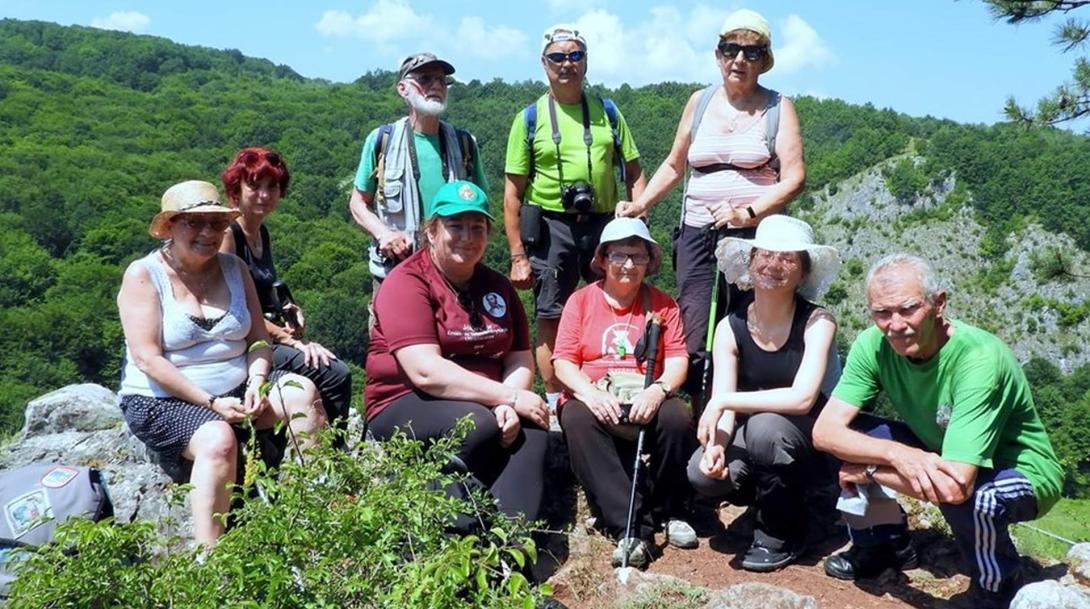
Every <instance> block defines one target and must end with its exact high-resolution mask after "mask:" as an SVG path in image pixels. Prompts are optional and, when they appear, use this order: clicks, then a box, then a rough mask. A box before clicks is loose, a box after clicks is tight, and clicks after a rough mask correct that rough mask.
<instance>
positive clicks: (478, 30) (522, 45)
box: [455, 17, 526, 59]
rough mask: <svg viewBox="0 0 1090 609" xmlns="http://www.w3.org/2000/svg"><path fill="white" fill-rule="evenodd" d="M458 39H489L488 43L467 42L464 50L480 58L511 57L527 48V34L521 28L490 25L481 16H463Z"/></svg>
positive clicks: (459, 25)
mask: <svg viewBox="0 0 1090 609" xmlns="http://www.w3.org/2000/svg"><path fill="white" fill-rule="evenodd" d="M455 38H456V40H477V41H487V44H467V45H464V47H462V49H460V50H463V51H466V52H468V53H470V54H471V55H474V56H476V57H479V58H485V59H489V58H494V57H500V58H509V57H512V56H515V55H522V54H523V53H524V52H525V50H526V34H525V33H523V32H522V31H521V30H516V29H515V28H511V27H507V26H505V25H500V26H496V27H489V26H487V25H486V24H485V22H484V19H481V18H480V17H462V21H461V22H460V23H459V24H458V34H457V36H456V37H455Z"/></svg>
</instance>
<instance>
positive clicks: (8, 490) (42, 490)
mask: <svg viewBox="0 0 1090 609" xmlns="http://www.w3.org/2000/svg"><path fill="white" fill-rule="evenodd" d="M0 512H2V516H0V598H5V597H7V591H8V586H9V585H10V584H11V582H12V580H14V575H13V571H14V566H15V565H14V564H12V556H13V553H12V551H11V549H12V548H17V547H22V546H40V545H43V544H46V543H49V542H50V541H53V533H54V531H55V530H56V528H57V525H59V524H60V523H62V522H64V521H65V520H68V519H69V518H89V519H91V520H95V521H98V520H102V519H104V518H109V517H111V516H113V513H114V510H113V503H112V502H111V501H110V495H109V493H108V492H107V490H106V482H105V480H103V478H102V474H101V473H100V472H99V471H98V470H97V469H94V468H90V467H76V466H68V465H57V464H53V463H49V464H38V465H27V466H25V467H20V468H18V469H13V470H7V471H0Z"/></svg>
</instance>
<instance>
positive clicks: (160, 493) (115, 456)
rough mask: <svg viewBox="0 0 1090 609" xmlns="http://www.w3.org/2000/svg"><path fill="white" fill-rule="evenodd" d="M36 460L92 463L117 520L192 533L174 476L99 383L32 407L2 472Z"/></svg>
mask: <svg viewBox="0 0 1090 609" xmlns="http://www.w3.org/2000/svg"><path fill="white" fill-rule="evenodd" d="M31 463H66V464H72V465H89V466H93V467H96V468H98V469H99V470H100V471H102V473H103V474H104V475H105V477H106V480H107V485H108V488H109V491H110V498H111V499H112V500H113V503H114V516H115V519H116V520H117V522H131V521H133V520H137V519H142V520H151V521H154V522H158V523H160V527H161V530H162V531H163V532H164V533H167V534H175V533H176V534H179V535H182V536H183V537H185V536H188V535H189V531H190V528H191V527H190V522H189V510H188V508H187V507H186V505H185V502H184V501H183V500H181V499H180V500H178V501H172V500H171V494H172V493H171V492H170V491H169V488H170V487H171V481H170V478H168V477H167V476H166V475H165V474H164V473H163V471H162V470H161V469H160V468H159V466H158V465H155V464H154V463H151V462H150V461H149V460H148V455H147V451H146V450H145V448H144V445H143V444H142V443H141V442H140V440H137V439H136V437H135V436H133V435H132V433H130V432H129V430H128V428H127V427H126V426H125V422H124V420H123V419H122V418H121V411H120V409H119V408H118V406H117V396H116V395H114V393H113V392H112V391H110V390H109V389H106V388H105V387H102V386H99V385H92V384H86V385H69V386H68V387H64V388H63V389H58V390H57V391H54V392H52V393H48V394H46V395H43V396H41V397H39V398H37V399H35V400H33V401H31V402H30V403H29V404H28V405H27V409H26V423H25V425H24V426H23V433H22V435H21V437H20V438H19V439H18V440H17V441H16V442H15V443H14V444H12V445H10V446H8V447H6V448H5V449H4V450H3V451H2V452H0V470H3V469H14V468H16V467H20V466H23V465H29V464H31Z"/></svg>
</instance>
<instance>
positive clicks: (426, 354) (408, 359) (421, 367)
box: [394, 344, 549, 429]
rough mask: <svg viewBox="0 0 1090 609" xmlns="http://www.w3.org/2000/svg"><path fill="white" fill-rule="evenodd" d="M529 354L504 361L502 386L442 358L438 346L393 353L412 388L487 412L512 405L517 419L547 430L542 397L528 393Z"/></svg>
mask: <svg viewBox="0 0 1090 609" xmlns="http://www.w3.org/2000/svg"><path fill="white" fill-rule="evenodd" d="M530 357H531V356H530V352H529V351H517V352H514V353H511V354H508V356H507V357H506V358H505V359H504V367H505V369H504V382H502V383H499V382H496V381H493V380H490V379H487V378H485V377H483V376H481V375H479V374H473V373H471V372H469V371H467V370H466V369H465V368H463V367H461V366H459V365H458V364H456V363H454V362H452V361H451V360H449V359H447V358H445V357H443V354H442V353H441V352H440V350H439V345H434V344H432V345H410V346H408V347H402V348H401V349H398V350H397V351H394V358H395V359H396V360H397V363H398V365H400V366H401V368H402V369H403V370H404V371H405V375H406V376H407V377H409V382H411V383H412V384H413V386H414V387H416V388H417V389H419V390H421V391H423V392H424V393H427V394H428V395H430V396H433V397H437V398H442V399H446V400H463V401H466V402H476V403H478V404H481V405H482V406H486V407H488V408H496V407H499V406H503V407H507V406H510V405H512V404H513V407H514V410H515V412H516V413H518V414H519V415H520V416H524V417H526V418H528V419H530V420H532V421H534V422H535V423H536V424H537V425H538V426H540V427H544V428H546V429H547V428H548V425H549V419H548V411H547V409H546V407H545V402H544V401H543V400H542V399H541V396H539V395H537V394H535V393H533V392H531V391H529V389H528V387H529V381H530V380H531V379H532V372H531V371H532V370H533V368H531V367H529V360H530Z"/></svg>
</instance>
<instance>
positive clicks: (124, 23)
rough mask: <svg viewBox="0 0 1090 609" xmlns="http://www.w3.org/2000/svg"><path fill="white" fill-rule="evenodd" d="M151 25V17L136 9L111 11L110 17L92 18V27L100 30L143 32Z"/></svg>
mask: <svg viewBox="0 0 1090 609" xmlns="http://www.w3.org/2000/svg"><path fill="white" fill-rule="evenodd" d="M149 25H151V17H148V16H147V15H145V14H143V13H138V12H136V11H118V12H116V13H110V15H109V16H108V17H95V18H94V19H92V20H91V27H95V28H98V29H100V30H119V31H122V32H132V33H134V34H142V33H144V32H146V31H148V26H149Z"/></svg>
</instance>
